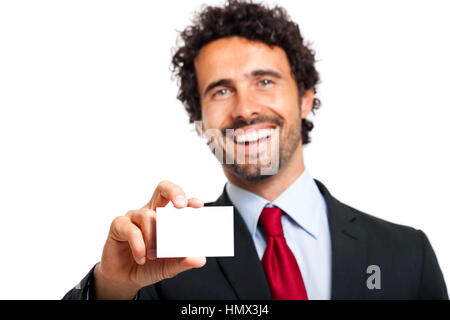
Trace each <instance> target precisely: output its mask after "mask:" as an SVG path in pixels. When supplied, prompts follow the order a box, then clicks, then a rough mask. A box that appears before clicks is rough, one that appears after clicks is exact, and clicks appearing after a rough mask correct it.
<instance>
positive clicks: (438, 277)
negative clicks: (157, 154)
mask: <svg viewBox="0 0 450 320" xmlns="http://www.w3.org/2000/svg"><path fill="white" fill-rule="evenodd" d="M315 182H316V184H317V186H318V188H319V190H320V192H321V193H322V195H323V196H324V199H325V201H326V204H327V209H328V221H329V228H330V235H331V249H332V266H331V268H332V288H331V298H332V299H448V293H447V289H446V285H445V282H444V278H443V275H442V272H441V270H440V268H439V265H438V262H437V259H436V256H435V254H434V251H433V249H432V247H431V245H430V242H429V241H428V239H427V237H426V235H425V234H424V233H423V232H422V231H420V230H416V229H413V228H410V227H406V226H402V225H398V224H393V223H390V222H387V221H384V220H381V219H378V218H375V217H373V216H370V215H368V214H365V213H363V212H360V211H358V210H356V209H354V208H352V207H349V206H347V205H345V204H343V203H341V202H339V201H338V200H337V199H335V198H334V197H333V196H332V195H331V194H330V192H329V191H328V190H327V188H326V187H325V186H324V185H323V184H322V183H321V182H320V181H318V180H315ZM205 205H206V206H232V205H233V204H232V203H231V201H230V199H229V198H228V195H227V193H226V191H225V190H224V191H223V193H222V195H221V196H220V197H219V198H218V199H217V200H216V201H215V202H211V203H207V204H205ZM234 230H235V240H234V241H235V243H234V248H235V256H234V257H213V258H207V263H206V265H205V266H204V267H202V268H200V269H192V270H189V271H186V272H183V273H181V274H178V275H177V276H175V277H174V278H171V279H166V280H163V281H161V282H159V283H156V284H154V285H151V286H148V287H145V288H142V289H141V290H140V291H139V293H138V295H137V298H138V299H168V300H173V299H186V300H190V299H200V300H206V299H216V300H221V299H243V300H253V299H256V300H258V299H263V300H264V299H271V294H270V289H269V286H268V284H267V280H266V278H265V274H264V270H263V268H262V265H261V262H260V260H259V258H258V254H257V252H256V249H255V246H254V243H253V240H252V238H251V236H250V233H249V231H248V229H247V226H246V225H245V222H244V220H243V219H242V217H241V215H240V213H239V212H238V211H237V209H236V208H235V210H234ZM370 265H376V266H379V268H380V284H381V288H380V289H369V288H368V286H367V279H368V278H369V276H370V275H371V274H372V273H371V272H370V273H369V274H368V273H367V272H368V271H367V268H368V266H370ZM88 290H89V291H90V292H92V290H93V269H91V271H90V272H89V274H88V275H87V276H86V277H85V278H84V279H83V280H82V281H81V282H80V283H79V284H78V285H77V286H76V287H75V288H74V289H72V290H70V291H69V292H68V293H67V294H66V295H65V296H64V298H63V299H86V298H87V292H88Z"/></svg>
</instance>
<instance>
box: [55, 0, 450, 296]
mask: <svg viewBox="0 0 450 320" xmlns="http://www.w3.org/2000/svg"><path fill="white" fill-rule="evenodd" d="M181 37H182V40H183V41H184V44H183V45H182V46H181V47H179V48H178V50H177V51H176V53H175V55H174V57H173V60H172V62H173V67H174V69H173V71H174V73H175V75H176V76H177V77H178V79H179V85H180V91H179V95H178V98H179V99H180V100H181V101H182V102H183V104H184V106H185V108H186V110H187V112H188V114H189V117H190V121H191V122H196V125H197V129H198V131H199V133H201V134H203V135H206V136H207V138H208V140H209V141H208V143H209V145H210V147H211V149H212V150H213V151H214V152H215V154H216V156H217V158H218V159H219V160H220V163H221V165H222V167H223V171H224V173H225V176H226V177H227V179H228V183H227V184H226V185H225V188H224V191H223V193H222V195H221V196H220V197H219V198H218V199H217V200H216V201H215V202H212V203H207V204H205V205H208V206H234V209H235V210H234V221H235V226H234V230H235V256H234V257H217V258H208V259H206V258H170V259H169V258H156V257H155V249H156V243H155V221H156V219H155V210H156V208H157V207H163V206H165V205H167V204H168V203H169V202H172V203H173V204H174V206H175V207H178V208H182V207H186V206H191V207H201V206H203V205H204V204H203V202H202V201H201V200H199V199H196V198H189V199H188V198H187V197H186V195H185V193H184V191H183V189H182V188H181V187H180V186H178V185H176V184H175V183H173V182H169V181H163V182H161V183H160V184H159V185H158V187H157V188H156V190H155V191H154V194H153V196H152V198H151V200H150V201H149V203H148V204H146V205H145V206H144V207H143V208H141V209H138V210H130V211H129V212H128V213H127V214H126V215H124V216H121V217H117V218H116V219H114V221H113V222H112V224H111V228H110V232H109V235H108V238H107V241H106V243H105V246H104V249H103V254H102V258H101V261H100V262H99V263H97V264H96V265H95V267H94V268H92V270H91V271H90V272H89V274H88V275H87V276H86V277H85V278H84V279H83V280H82V281H81V282H80V284H79V285H77V286H76V287H75V288H74V289H72V290H71V291H69V292H68V293H67V294H66V296H65V297H64V298H66V299H133V298H137V299H295V300H305V299H448V295H447V289H446V286H445V283H444V280H443V276H442V272H441V270H440V268H439V265H438V262H437V259H436V256H435V254H434V252H433V249H432V247H431V245H430V243H429V241H428V239H427V237H426V236H425V234H424V233H423V232H422V231H420V230H416V229H414V228H411V227H406V226H401V225H396V224H393V223H389V222H387V221H384V220H381V219H378V218H375V217H373V216H370V215H368V214H365V213H363V212H360V211H358V210H356V209H354V208H352V207H350V206H347V205H345V204H343V203H341V202H339V201H338V200H337V199H335V198H334V197H333V196H332V195H331V193H330V192H329V191H328V190H327V188H326V187H325V185H324V184H323V183H321V182H320V181H318V180H315V179H313V178H312V177H311V176H310V175H309V174H308V172H307V171H306V170H305V165H304V161H303V146H304V145H305V144H307V143H309V142H310V137H309V133H310V131H311V130H312V128H313V125H312V123H311V121H310V120H307V116H308V115H309V114H310V113H311V112H313V111H314V110H316V109H318V108H319V106H320V101H319V100H318V99H317V98H316V97H315V94H316V85H317V83H318V81H319V75H318V72H317V71H316V69H315V65H314V64H315V59H314V53H313V52H312V51H311V50H310V49H309V48H308V46H307V45H306V44H305V43H304V40H303V38H302V36H301V34H300V31H299V29H298V26H297V24H295V23H294V22H293V21H291V20H290V18H289V16H288V15H287V13H286V12H285V11H284V10H283V9H282V8H279V7H275V8H268V7H266V6H263V5H260V4H254V3H250V2H244V1H229V2H228V3H227V4H226V5H225V6H223V7H206V8H205V9H203V11H202V12H200V13H199V14H198V16H197V17H196V19H195V20H194V24H193V25H192V26H190V27H188V28H186V29H185V30H184V31H183V32H182V33H181ZM211 132H212V134H211ZM218 151H219V152H218Z"/></svg>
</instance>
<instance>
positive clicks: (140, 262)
mask: <svg viewBox="0 0 450 320" xmlns="http://www.w3.org/2000/svg"><path fill="white" fill-rule="evenodd" d="M145 260H146V259H145V257H143V258H140V259H138V263H139V264H144V263H145Z"/></svg>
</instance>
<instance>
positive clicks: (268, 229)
mask: <svg viewBox="0 0 450 320" xmlns="http://www.w3.org/2000/svg"><path fill="white" fill-rule="evenodd" d="M282 214H283V211H281V209H280V208H278V207H266V208H264V209H263V211H262V212H261V216H260V217H259V223H260V224H261V227H262V228H263V229H264V232H265V233H266V235H267V236H268V237H275V236H282V235H283V227H282V226H281V215H282Z"/></svg>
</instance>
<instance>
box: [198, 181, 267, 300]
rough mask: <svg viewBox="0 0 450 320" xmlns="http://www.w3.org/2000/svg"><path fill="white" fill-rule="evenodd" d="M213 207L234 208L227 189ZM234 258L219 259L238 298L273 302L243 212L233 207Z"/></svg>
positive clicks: (212, 204)
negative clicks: (270, 300) (242, 215)
mask: <svg viewBox="0 0 450 320" xmlns="http://www.w3.org/2000/svg"><path fill="white" fill-rule="evenodd" d="M205 205H211V206H232V205H233V204H232V202H231V201H230V199H229V198H228V196H227V193H226V191H225V189H224V191H223V193H222V195H221V196H220V197H219V199H217V200H216V201H215V202H213V203H211V204H205ZM234 235H235V236H234V257H220V258H216V259H217V262H218V263H219V266H220V267H221V269H222V271H223V273H224V274H225V276H226V278H227V279H228V281H229V283H230V285H231V286H232V287H233V289H234V291H235V293H236V295H237V297H238V299H241V300H250V299H261V300H268V299H271V294H270V289H269V285H268V284H267V280H266V276H265V274H264V270H263V268H262V265H261V262H260V260H259V257H258V253H257V252H256V249H255V245H254V243H253V239H252V238H251V235H250V233H249V231H248V229H247V226H246V225H245V222H244V220H243V219H242V217H241V215H240V213H239V212H238V210H237V209H236V208H234Z"/></svg>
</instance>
